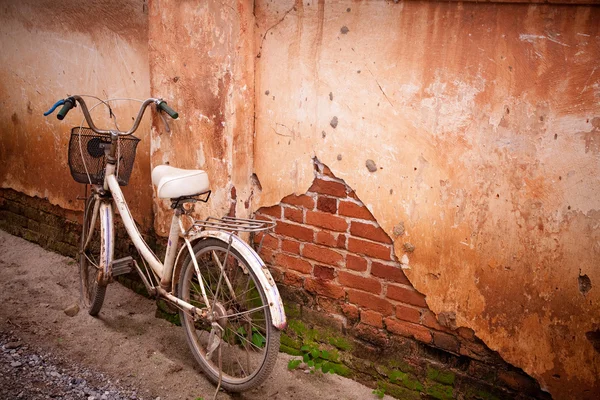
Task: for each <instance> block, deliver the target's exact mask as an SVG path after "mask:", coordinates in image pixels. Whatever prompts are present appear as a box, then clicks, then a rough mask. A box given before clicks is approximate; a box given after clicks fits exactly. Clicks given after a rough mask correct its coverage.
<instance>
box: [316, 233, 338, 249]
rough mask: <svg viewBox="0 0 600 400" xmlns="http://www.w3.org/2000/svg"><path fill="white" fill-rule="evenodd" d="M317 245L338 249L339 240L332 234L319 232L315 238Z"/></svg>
mask: <svg viewBox="0 0 600 400" xmlns="http://www.w3.org/2000/svg"><path fill="white" fill-rule="evenodd" d="M315 243H317V244H322V245H324V246H329V247H336V246H337V239H336V238H335V236H333V235H332V234H331V233H330V232H326V231H319V232H317V236H316V237H315Z"/></svg>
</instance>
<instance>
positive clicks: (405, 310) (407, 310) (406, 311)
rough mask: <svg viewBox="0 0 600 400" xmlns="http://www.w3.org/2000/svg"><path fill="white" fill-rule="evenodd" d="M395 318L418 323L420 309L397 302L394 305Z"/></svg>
mask: <svg viewBox="0 0 600 400" xmlns="http://www.w3.org/2000/svg"><path fill="white" fill-rule="evenodd" d="M396 318H398V319H401V320H403V321H408V322H413V323H415V324H418V323H419V322H420V321H421V311H420V310H419V309H417V308H412V307H409V306H405V305H404V304H398V305H396Z"/></svg>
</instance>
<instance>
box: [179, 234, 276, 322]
mask: <svg viewBox="0 0 600 400" xmlns="http://www.w3.org/2000/svg"><path fill="white" fill-rule="evenodd" d="M208 238H215V239H218V240H220V241H222V242H224V243H225V244H229V240H230V238H231V239H232V242H231V247H233V248H234V249H236V250H237V251H238V252H239V253H240V255H241V256H242V258H244V259H245V260H246V262H247V263H248V267H250V268H251V269H252V271H253V272H254V275H255V276H256V277H257V279H258V281H259V284H260V285H261V286H262V288H263V289H264V292H265V294H266V296H267V301H268V302H269V311H270V312H271V320H272V322H273V326H275V327H276V328H277V329H285V327H286V324H287V320H286V317H285V311H284V309H283V302H282V301H281V296H280V295H279V289H277V285H276V284H275V280H274V279H273V276H272V275H271V273H270V272H269V270H268V269H267V266H266V265H265V263H264V262H263V260H262V259H261V258H260V257H259V255H258V254H256V252H255V251H254V249H253V248H252V247H250V246H249V245H248V244H247V243H246V242H244V241H243V240H242V239H240V238H239V237H238V236H236V235H231V234H229V233H227V232H222V231H211V230H205V231H200V232H195V233H192V234H190V235H188V236H187V240H189V241H190V244H191V245H192V246H193V245H194V244H195V243H196V242H197V241H199V240H203V239H208ZM184 249H187V247H186V246H185V245H184V246H182V247H181V249H180V250H179V254H177V261H175V265H177V262H178V261H179V257H180V256H181V254H182V253H183V251H184ZM173 274H174V275H175V272H173ZM174 275H173V280H172V281H173V282H176V276H174Z"/></svg>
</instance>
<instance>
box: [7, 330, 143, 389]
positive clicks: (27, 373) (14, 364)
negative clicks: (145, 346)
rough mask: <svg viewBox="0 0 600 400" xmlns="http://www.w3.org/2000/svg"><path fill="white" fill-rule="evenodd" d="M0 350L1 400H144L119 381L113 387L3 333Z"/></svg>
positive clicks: (85, 370)
mask: <svg viewBox="0 0 600 400" xmlns="http://www.w3.org/2000/svg"><path fill="white" fill-rule="evenodd" d="M0 349H1V350H2V351H1V352H0V398H1V399H4V400H9V399H24V400H37V399H48V398H59V399H64V400H75V399H87V400H125V399H140V400H141V399H142V397H139V396H138V395H137V391H136V390H135V389H133V388H131V387H122V386H120V385H119V381H118V380H117V381H116V382H114V383H113V382H111V381H110V380H109V379H108V378H107V377H105V376H104V375H103V374H101V373H99V372H96V371H92V370H90V369H89V368H84V367H81V366H79V365H77V364H73V363H69V362H66V361H65V360H63V359H61V358H60V357H59V356H56V355H54V354H51V353H47V352H44V351H43V350H42V348H41V347H37V348H36V347H35V346H29V345H27V344H26V343H24V342H23V341H22V340H21V339H20V338H19V337H17V336H14V335H13V334H11V333H4V332H0Z"/></svg>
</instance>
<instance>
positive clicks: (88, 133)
mask: <svg viewBox="0 0 600 400" xmlns="http://www.w3.org/2000/svg"><path fill="white" fill-rule="evenodd" d="M139 141H140V139H138V138H136V137H135V136H132V135H130V136H123V137H120V138H119V145H118V146H119V147H118V148H117V170H116V173H115V175H117V181H118V182H119V185H121V186H126V185H127V183H128V182H129V177H130V176H131V171H132V170H133V162H134V160H135V150H136V148H137V144H138V142H139ZM109 147H110V136H108V135H98V134H97V133H94V131H92V130H91V129H90V128H80V127H76V128H73V129H71V140H69V168H70V169H71V176H72V177H73V179H75V181H77V182H79V183H90V184H93V185H102V184H104V167H105V166H106V156H105V152H104V149H105V148H106V149H107V148H109Z"/></svg>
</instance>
